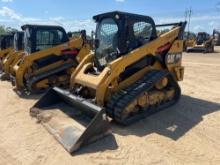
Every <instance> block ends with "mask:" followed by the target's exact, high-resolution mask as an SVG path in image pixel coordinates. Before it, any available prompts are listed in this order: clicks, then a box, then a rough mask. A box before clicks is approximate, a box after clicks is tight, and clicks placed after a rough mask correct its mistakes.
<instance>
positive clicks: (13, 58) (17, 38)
mask: <svg viewBox="0 0 220 165" xmlns="http://www.w3.org/2000/svg"><path fill="white" fill-rule="evenodd" d="M23 41H24V32H22V31H18V32H15V33H14V42H13V51H11V52H10V53H8V55H7V56H6V57H5V58H3V60H2V61H3V62H2V71H3V73H2V74H0V77H1V79H2V80H9V79H10V67H13V65H15V64H16V62H17V61H18V60H19V59H20V58H21V57H22V56H23V55H24V50H23V48H24V42H23Z"/></svg>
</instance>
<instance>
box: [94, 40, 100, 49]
mask: <svg viewBox="0 0 220 165" xmlns="http://www.w3.org/2000/svg"><path fill="white" fill-rule="evenodd" d="M94 44H95V48H98V47H99V45H100V42H99V39H95V41H94Z"/></svg>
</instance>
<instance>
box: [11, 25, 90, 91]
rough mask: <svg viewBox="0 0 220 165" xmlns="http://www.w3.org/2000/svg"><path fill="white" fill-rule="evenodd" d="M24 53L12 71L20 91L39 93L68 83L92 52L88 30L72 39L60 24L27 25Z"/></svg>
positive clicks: (24, 29) (12, 78)
mask: <svg viewBox="0 0 220 165" xmlns="http://www.w3.org/2000/svg"><path fill="white" fill-rule="evenodd" d="M22 30H23V31H24V52H25V54H24V55H23V57H22V58H21V59H20V60H19V61H17V63H16V64H15V65H14V66H13V71H11V74H12V76H11V80H12V82H13V84H14V85H15V86H16V90H17V91H18V92H19V93H27V94H29V93H39V92H42V91H45V89H48V88H49V87H51V86H53V85H56V86H64V87H65V86H69V85H68V84H69V79H70V74H71V73H72V71H73V70H74V69H75V68H76V66H77V65H78V64H79V62H80V61H81V60H82V59H83V57H84V56H85V55H86V54H89V53H90V50H91V48H90V45H89V44H88V43H87V41H86V34H85V31H82V33H81V36H80V37H78V38H75V39H69V38H68V35H67V34H66V32H65V30H64V29H63V28H62V27H60V26H48V25H24V26H22Z"/></svg>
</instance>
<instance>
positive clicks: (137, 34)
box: [30, 11, 186, 153]
mask: <svg viewBox="0 0 220 165" xmlns="http://www.w3.org/2000/svg"><path fill="white" fill-rule="evenodd" d="M93 18H94V20H95V21H96V23H97V28H96V39H95V53H91V54H89V55H87V56H86V57H85V58H84V59H83V60H82V62H81V63H80V64H79V65H78V67H77V68H76V69H75V71H74V72H73V74H72V76H71V81H70V82H71V87H70V90H63V89H61V88H58V87H54V88H53V89H51V90H49V91H48V92H47V93H46V94H45V95H44V96H43V97H42V98H41V99H40V100H39V101H38V102H37V103H36V104H35V105H34V106H33V107H32V108H31V109H30V115H31V116H32V117H35V118H37V120H38V122H40V123H41V124H43V125H44V127H45V128H46V129H47V130H48V131H49V132H50V133H51V134H53V135H54V137H55V138H56V139H57V140H58V141H59V142H60V143H61V144H62V145H63V146H64V147H65V149H66V150H67V151H68V152H70V153H72V152H74V151H76V150H78V149H79V148H80V147H81V146H83V145H87V144H88V143H90V142H92V141H94V140H97V139H98V138H101V137H103V136H104V135H106V134H107V133H108V132H109V122H108V120H114V121H116V122H117V123H118V124H122V125H129V124H131V123H133V122H135V121H138V120H140V119H142V118H145V117H147V116H148V115H150V114H152V113H156V112H158V111H160V110H162V109H165V108H168V107H170V106H171V105H173V104H175V103H176V102H177V101H178V100H179V98H180V95H181V91H180V87H179V85H178V83H177V81H181V80H182V79H183V74H184V67H183V66H182V64H181V61H182V51H183V33H184V29H185V25H186V22H179V23H172V24H164V25H155V23H154V21H153V19H152V18H151V17H149V16H143V15H137V14H131V13H125V12H119V11H115V12H110V13H104V14H100V15H97V16H94V17H93ZM164 26H168V27H169V26H171V29H170V30H169V31H168V32H166V33H164V34H161V35H160V36H157V33H156V28H157V27H164ZM167 113H169V111H167Z"/></svg>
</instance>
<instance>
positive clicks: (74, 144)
mask: <svg viewBox="0 0 220 165" xmlns="http://www.w3.org/2000/svg"><path fill="white" fill-rule="evenodd" d="M30 115H31V116H32V117H36V118H37V120H38V122H40V123H41V124H42V125H43V126H44V127H45V128H46V129H47V130H48V131H49V132H50V133H51V134H52V135H53V136H54V137H55V138H56V140H58V141H59V142H60V143H61V144H62V145H63V147H64V148H65V149H66V150H67V151H68V152H70V153H73V152H74V151H76V150H78V149H79V148H80V147H81V146H83V145H87V144H89V143H91V142H93V141H95V140H98V139H99V138H101V137H103V136H105V135H107V134H108V133H109V132H110V131H109V128H110V126H109V122H108V119H107V116H106V114H105V111H104V109H103V108H101V107H99V106H97V105H94V104H92V103H90V102H88V101H86V100H85V99H82V98H79V97H77V96H75V95H73V94H71V93H70V92H69V91H65V90H62V89H60V88H57V87H54V88H52V89H50V90H49V91H48V92H47V93H46V94H45V95H44V96H43V97H42V98H41V99H40V100H39V101H38V102H37V103H36V104H35V105H34V106H33V107H32V108H31V109H30Z"/></svg>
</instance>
